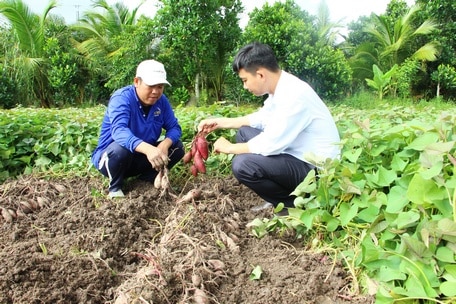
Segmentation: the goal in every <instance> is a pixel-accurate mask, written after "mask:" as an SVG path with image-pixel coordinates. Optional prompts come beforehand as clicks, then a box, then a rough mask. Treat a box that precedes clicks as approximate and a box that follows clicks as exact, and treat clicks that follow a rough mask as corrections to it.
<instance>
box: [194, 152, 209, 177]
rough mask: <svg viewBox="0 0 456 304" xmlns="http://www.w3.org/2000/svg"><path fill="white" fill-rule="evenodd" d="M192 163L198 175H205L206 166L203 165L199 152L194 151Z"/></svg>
mask: <svg viewBox="0 0 456 304" xmlns="http://www.w3.org/2000/svg"><path fill="white" fill-rule="evenodd" d="M193 163H194V165H195V167H196V169H198V172H200V173H206V165H205V164H204V161H203V158H202V156H201V154H200V153H199V151H196V154H195V156H194V157H193Z"/></svg>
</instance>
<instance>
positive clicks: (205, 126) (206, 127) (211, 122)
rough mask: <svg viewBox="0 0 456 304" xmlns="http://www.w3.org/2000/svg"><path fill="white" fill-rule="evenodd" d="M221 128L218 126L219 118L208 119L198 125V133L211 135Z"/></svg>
mask: <svg viewBox="0 0 456 304" xmlns="http://www.w3.org/2000/svg"><path fill="white" fill-rule="evenodd" d="M219 127H220V126H219V124H218V119H217V118H208V119H204V120H202V121H201V122H200V123H199V124H198V132H202V133H205V134H209V133H211V132H212V131H214V130H216V129H218V128H219Z"/></svg>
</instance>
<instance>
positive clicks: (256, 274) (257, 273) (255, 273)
mask: <svg viewBox="0 0 456 304" xmlns="http://www.w3.org/2000/svg"><path fill="white" fill-rule="evenodd" d="M262 274H263V269H262V268H261V266H259V265H257V266H255V268H253V270H252V272H251V273H250V275H249V279H250V280H251V281H253V280H259V279H261V275H262Z"/></svg>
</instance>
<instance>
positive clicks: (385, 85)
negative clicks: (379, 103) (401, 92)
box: [366, 64, 398, 100]
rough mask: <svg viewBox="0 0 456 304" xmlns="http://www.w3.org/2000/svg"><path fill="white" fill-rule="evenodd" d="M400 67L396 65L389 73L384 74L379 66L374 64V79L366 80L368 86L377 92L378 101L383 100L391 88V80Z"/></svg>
mask: <svg viewBox="0 0 456 304" xmlns="http://www.w3.org/2000/svg"><path fill="white" fill-rule="evenodd" d="M397 68H398V65H397V64H395V65H394V66H393V67H392V68H391V69H390V70H389V71H388V72H386V73H383V72H382V71H381V70H380V68H379V67H378V65H376V64H374V65H373V66H372V70H373V72H374V78H373V79H366V82H367V84H368V85H369V86H370V87H371V88H373V89H375V90H376V91H377V95H378V99H380V100H382V99H383V96H384V95H385V94H386V93H387V92H388V90H389V89H390V87H391V79H392V78H393V77H394V76H395V74H396V71H397Z"/></svg>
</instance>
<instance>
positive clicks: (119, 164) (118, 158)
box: [98, 141, 185, 191]
mask: <svg viewBox="0 0 456 304" xmlns="http://www.w3.org/2000/svg"><path fill="white" fill-rule="evenodd" d="M184 153H185V150H184V146H183V144H182V142H181V141H178V142H177V143H175V144H173V145H172V146H171V147H170V149H169V151H168V157H169V159H170V161H169V163H168V169H171V168H172V167H173V166H174V165H175V164H177V162H179V160H181V158H182V157H183V156H184ZM98 170H99V171H100V172H101V174H103V175H104V176H106V177H109V191H117V190H121V188H122V185H123V182H124V179H125V178H127V177H132V176H139V178H140V179H142V180H146V181H153V180H154V179H155V177H156V176H157V174H158V172H157V171H156V170H155V169H154V168H153V167H152V165H151V164H150V162H149V161H148V160H147V157H146V156H145V155H144V154H142V153H137V152H134V153H132V152H130V151H129V150H128V149H126V148H124V147H122V146H121V145H119V144H118V143H116V142H113V143H111V144H110V145H109V146H108V147H107V148H106V150H105V151H103V153H102V156H101V160H100V164H99V166H98Z"/></svg>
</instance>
